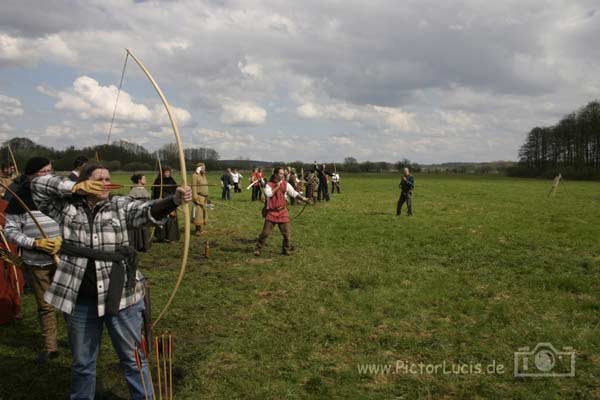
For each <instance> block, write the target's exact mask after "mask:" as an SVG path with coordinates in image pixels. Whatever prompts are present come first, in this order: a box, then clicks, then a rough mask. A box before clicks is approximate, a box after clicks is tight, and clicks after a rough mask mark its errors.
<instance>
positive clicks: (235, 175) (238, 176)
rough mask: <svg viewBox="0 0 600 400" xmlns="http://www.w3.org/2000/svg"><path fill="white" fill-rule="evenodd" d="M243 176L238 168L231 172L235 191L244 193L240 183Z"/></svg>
mask: <svg viewBox="0 0 600 400" xmlns="http://www.w3.org/2000/svg"><path fill="white" fill-rule="evenodd" d="M243 177H244V175H242V174H240V173H239V172H238V170H237V169H236V168H234V169H233V171H232V172H231V179H232V181H233V193H242V189H241V188H240V183H241V182H242V178H243Z"/></svg>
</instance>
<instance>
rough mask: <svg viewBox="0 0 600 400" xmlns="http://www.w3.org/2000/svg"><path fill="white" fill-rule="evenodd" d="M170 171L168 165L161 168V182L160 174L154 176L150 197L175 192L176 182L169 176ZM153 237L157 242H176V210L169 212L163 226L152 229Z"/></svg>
mask: <svg viewBox="0 0 600 400" xmlns="http://www.w3.org/2000/svg"><path fill="white" fill-rule="evenodd" d="M171 172H172V171H171V168H170V167H164V168H163V169H162V182H161V177H160V175H159V176H157V177H156V179H155V180H154V185H153V186H152V199H162V198H163V197H167V196H172V195H174V194H175V191H176V190H177V182H175V179H173V177H172V176H171ZM154 239H155V240H156V241H157V242H162V241H165V242H177V241H178V240H179V222H178V221H177V210H174V211H173V212H171V213H170V214H169V216H168V218H167V222H166V223H165V224H164V225H163V226H157V227H156V228H155V229H154Z"/></svg>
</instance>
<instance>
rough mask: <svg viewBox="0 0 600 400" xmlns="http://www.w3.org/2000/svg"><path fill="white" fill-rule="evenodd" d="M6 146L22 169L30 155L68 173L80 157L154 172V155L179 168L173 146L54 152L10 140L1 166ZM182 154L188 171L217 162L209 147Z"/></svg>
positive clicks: (112, 167) (7, 160)
mask: <svg viewBox="0 0 600 400" xmlns="http://www.w3.org/2000/svg"><path fill="white" fill-rule="evenodd" d="M8 146H10V148H11V150H12V152H13V154H14V157H15V160H16V163H17V166H18V167H24V165H25V163H26V162H27V160H28V159H30V158H31V157H33V156H40V157H46V158H48V159H50V160H51V161H52V166H53V167H54V169H55V170H57V171H70V170H71V169H72V168H73V161H75V159H76V158H77V157H79V156H81V155H84V156H86V157H88V158H89V159H90V160H93V161H95V160H96V159H98V160H99V161H100V162H101V163H102V164H103V165H105V166H106V167H108V168H109V169H110V170H111V171H117V170H121V171H151V170H156V169H157V153H158V157H159V158H160V160H161V163H162V164H163V165H169V166H173V167H176V168H177V167H178V166H179V155H178V151H177V146H176V145H175V144H174V143H171V144H166V145H164V146H163V147H161V148H160V149H159V150H158V151H157V152H154V153H150V152H149V151H148V150H146V149H145V148H144V147H142V146H140V145H137V144H134V143H129V142H126V141H124V140H121V141H117V142H113V143H112V144H110V145H100V146H93V147H84V148H81V149H76V148H75V147H69V148H67V149H65V150H55V149H53V148H50V147H46V146H42V145H39V144H36V143H34V142H33V141H31V140H29V139H27V138H13V139H10V140H8V141H6V142H5V143H4V145H3V146H2V147H0V160H1V162H2V163H5V164H12V161H11V158H10V155H9V151H8ZM184 153H185V158H186V160H187V161H188V163H189V166H188V169H190V170H193V169H194V168H195V162H197V161H204V162H207V163H210V162H216V161H217V160H218V159H219V153H217V152H216V151H215V150H214V149H211V148H204V147H198V148H190V149H185V150H184Z"/></svg>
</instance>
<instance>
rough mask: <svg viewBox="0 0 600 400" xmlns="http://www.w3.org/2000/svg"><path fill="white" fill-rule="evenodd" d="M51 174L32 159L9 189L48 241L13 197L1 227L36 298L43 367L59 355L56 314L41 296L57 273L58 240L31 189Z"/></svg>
mask: <svg viewBox="0 0 600 400" xmlns="http://www.w3.org/2000/svg"><path fill="white" fill-rule="evenodd" d="M51 173H52V165H51V164H50V160H48V159H47V158H44V157H32V158H30V159H29V161H27V164H26V165H25V174H24V175H21V176H19V177H18V178H17V179H15V182H14V183H13V184H12V185H11V186H10V189H11V190H12V191H13V192H15V193H16V194H17V195H18V196H19V198H20V199H22V200H23V201H24V202H25V204H27V207H28V208H29V209H30V210H31V213H32V214H33V215H34V217H35V219H36V220H37V222H38V223H39V224H40V225H41V227H42V229H43V230H44V232H45V233H46V235H48V237H49V239H45V238H44V237H43V236H42V233H41V232H40V230H39V229H38V227H37V225H36V224H35V222H34V220H33V219H32V218H31V216H30V215H29V214H28V213H27V211H26V210H25V209H24V208H23V206H22V205H21V204H20V203H19V202H18V200H17V199H16V198H14V197H12V196H11V199H10V201H9V203H8V207H7V208H6V225H5V227H4V230H5V232H6V238H7V239H8V240H9V241H10V242H13V243H15V244H16V245H17V246H19V247H20V248H21V250H22V258H23V261H24V263H25V268H26V269H27V270H28V272H29V277H28V279H29V280H30V284H31V286H32V288H33V292H34V295H35V301H36V303H37V313H38V320H39V323H40V328H41V330H42V338H43V340H44V345H43V349H42V351H41V352H40V353H39V354H38V357H37V362H38V363H40V364H44V363H46V362H48V361H49V360H50V359H52V358H56V356H57V355H58V345H57V342H56V315H55V310H54V307H53V306H51V305H50V304H48V303H47V302H46V301H45V300H44V293H45V292H46V290H47V289H48V287H50V283H52V278H53V277H54V273H55V271H56V264H55V263H54V259H53V258H52V255H54V254H56V252H58V249H59V248H60V243H61V237H60V230H59V228H58V224H57V223H56V222H55V221H54V220H53V219H52V218H50V217H48V216H47V215H45V214H42V212H41V211H39V210H38V207H37V205H36V204H35V203H34V202H33V198H32V196H31V188H30V186H31V181H32V180H33V179H34V178H37V177H40V176H45V175H50V174H51Z"/></svg>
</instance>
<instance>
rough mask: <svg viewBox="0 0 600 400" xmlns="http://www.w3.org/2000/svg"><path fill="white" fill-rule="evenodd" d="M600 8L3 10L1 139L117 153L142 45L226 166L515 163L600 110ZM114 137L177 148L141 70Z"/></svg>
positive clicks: (424, 2)
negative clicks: (539, 142) (532, 143)
mask: <svg viewBox="0 0 600 400" xmlns="http://www.w3.org/2000/svg"><path fill="white" fill-rule="evenodd" d="M599 9H600V4H599V2H598V1H575V0H565V1H561V0H552V1H544V0H519V1H511V0H506V1H495V2H491V1H483V0H469V1H466V0H465V1H463V0H456V1H442V0H437V1H434V0H403V1H398V0H389V1H388V0H369V1H367V0H364V1H353V0H329V1H328V0H302V1H291V0H290V1H284V0H265V1H246V0H231V1H230V0H209V1H202V0H182V1H117V0H101V1H96V0H86V1H83V0H82V1H56V0H39V1H29V0H20V1H5V2H2V3H1V4H0V140H1V141H4V140H7V139H10V138H12V137H27V138H30V139H32V140H34V141H35V142H37V143H40V144H44V145H47V146H51V147H54V148H56V149H63V148H65V147H68V146H75V147H83V146H90V145H95V144H105V143H106V142H107V140H108V131H109V125H110V121H111V118H112V115H113V110H114V107H115V101H116V97H117V92H118V86H119V82H120V79H121V73H122V71H123V65H124V62H125V55H126V51H125V49H126V48H129V49H130V50H131V51H132V52H133V53H134V54H135V55H136V56H137V57H138V58H139V59H140V60H141V61H142V62H143V63H144V64H145V66H146V67H147V68H148V70H149V71H150V73H151V74H152V75H153V76H154V78H155V79H156V81H157V82H158V84H159V85H160V87H161V88H162V90H163V92H164V93H165V95H166V97H167V99H168V101H169V103H170V104H171V106H172V109H173V112H174V114H175V118H176V120H177V124H178V126H179V130H180V132H181V134H182V141H183V144H184V146H185V147H211V148H214V149H215V150H217V151H218V152H219V154H220V155H221V158H222V159H237V158H244V159H253V160H271V161H274V160H278V161H281V160H283V161H295V160H302V161H305V162H310V161H313V160H318V161H338V162H341V161H343V159H344V158H346V157H354V158H356V159H357V160H358V161H366V160H370V161H388V162H395V161H398V160H401V159H403V158H408V159H410V160H412V161H414V162H419V163H439V162H451V161H465V162H466V161H494V160H516V159H517V153H518V149H519V147H520V146H521V144H522V143H523V142H524V139H525V135H526V134H527V132H528V131H529V130H530V129H531V128H533V127H535V126H548V125H552V124H555V123H556V122H558V120H559V119H560V118H562V117H563V116H564V115H566V114H568V113H570V112H572V111H574V110H576V109H577V108H579V107H581V106H583V105H585V104H587V103H588V102H590V101H592V100H595V99H598V98H600V95H599V93H600V73H598V72H599V70H598V67H599V65H600V46H598V45H597V41H598V38H599V37H600V12H599ZM112 140H127V141H129V142H132V143H137V144H140V145H142V146H144V147H146V148H147V149H148V150H150V151H153V150H156V149H157V148H159V147H161V146H163V145H165V144H168V143H172V142H174V135H173V133H172V129H171V127H170V124H169V120H168V118H167V116H166V112H165V111H164V107H163V106H162V105H161V103H160V99H159V98H158V96H157V94H156V93H155V92H154V90H153V88H152V86H151V85H150V83H149V81H148V80H147V79H146V78H145V76H144V75H143V74H142V73H141V71H140V69H139V67H138V66H137V65H135V63H133V62H132V60H131V59H129V60H128V62H127V64H126V69H125V75H124V80H123V86H122V90H121V92H120V96H119V102H118V104H117V108H116V115H115V123H114V126H113V129H112V133H111V141H112Z"/></svg>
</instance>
